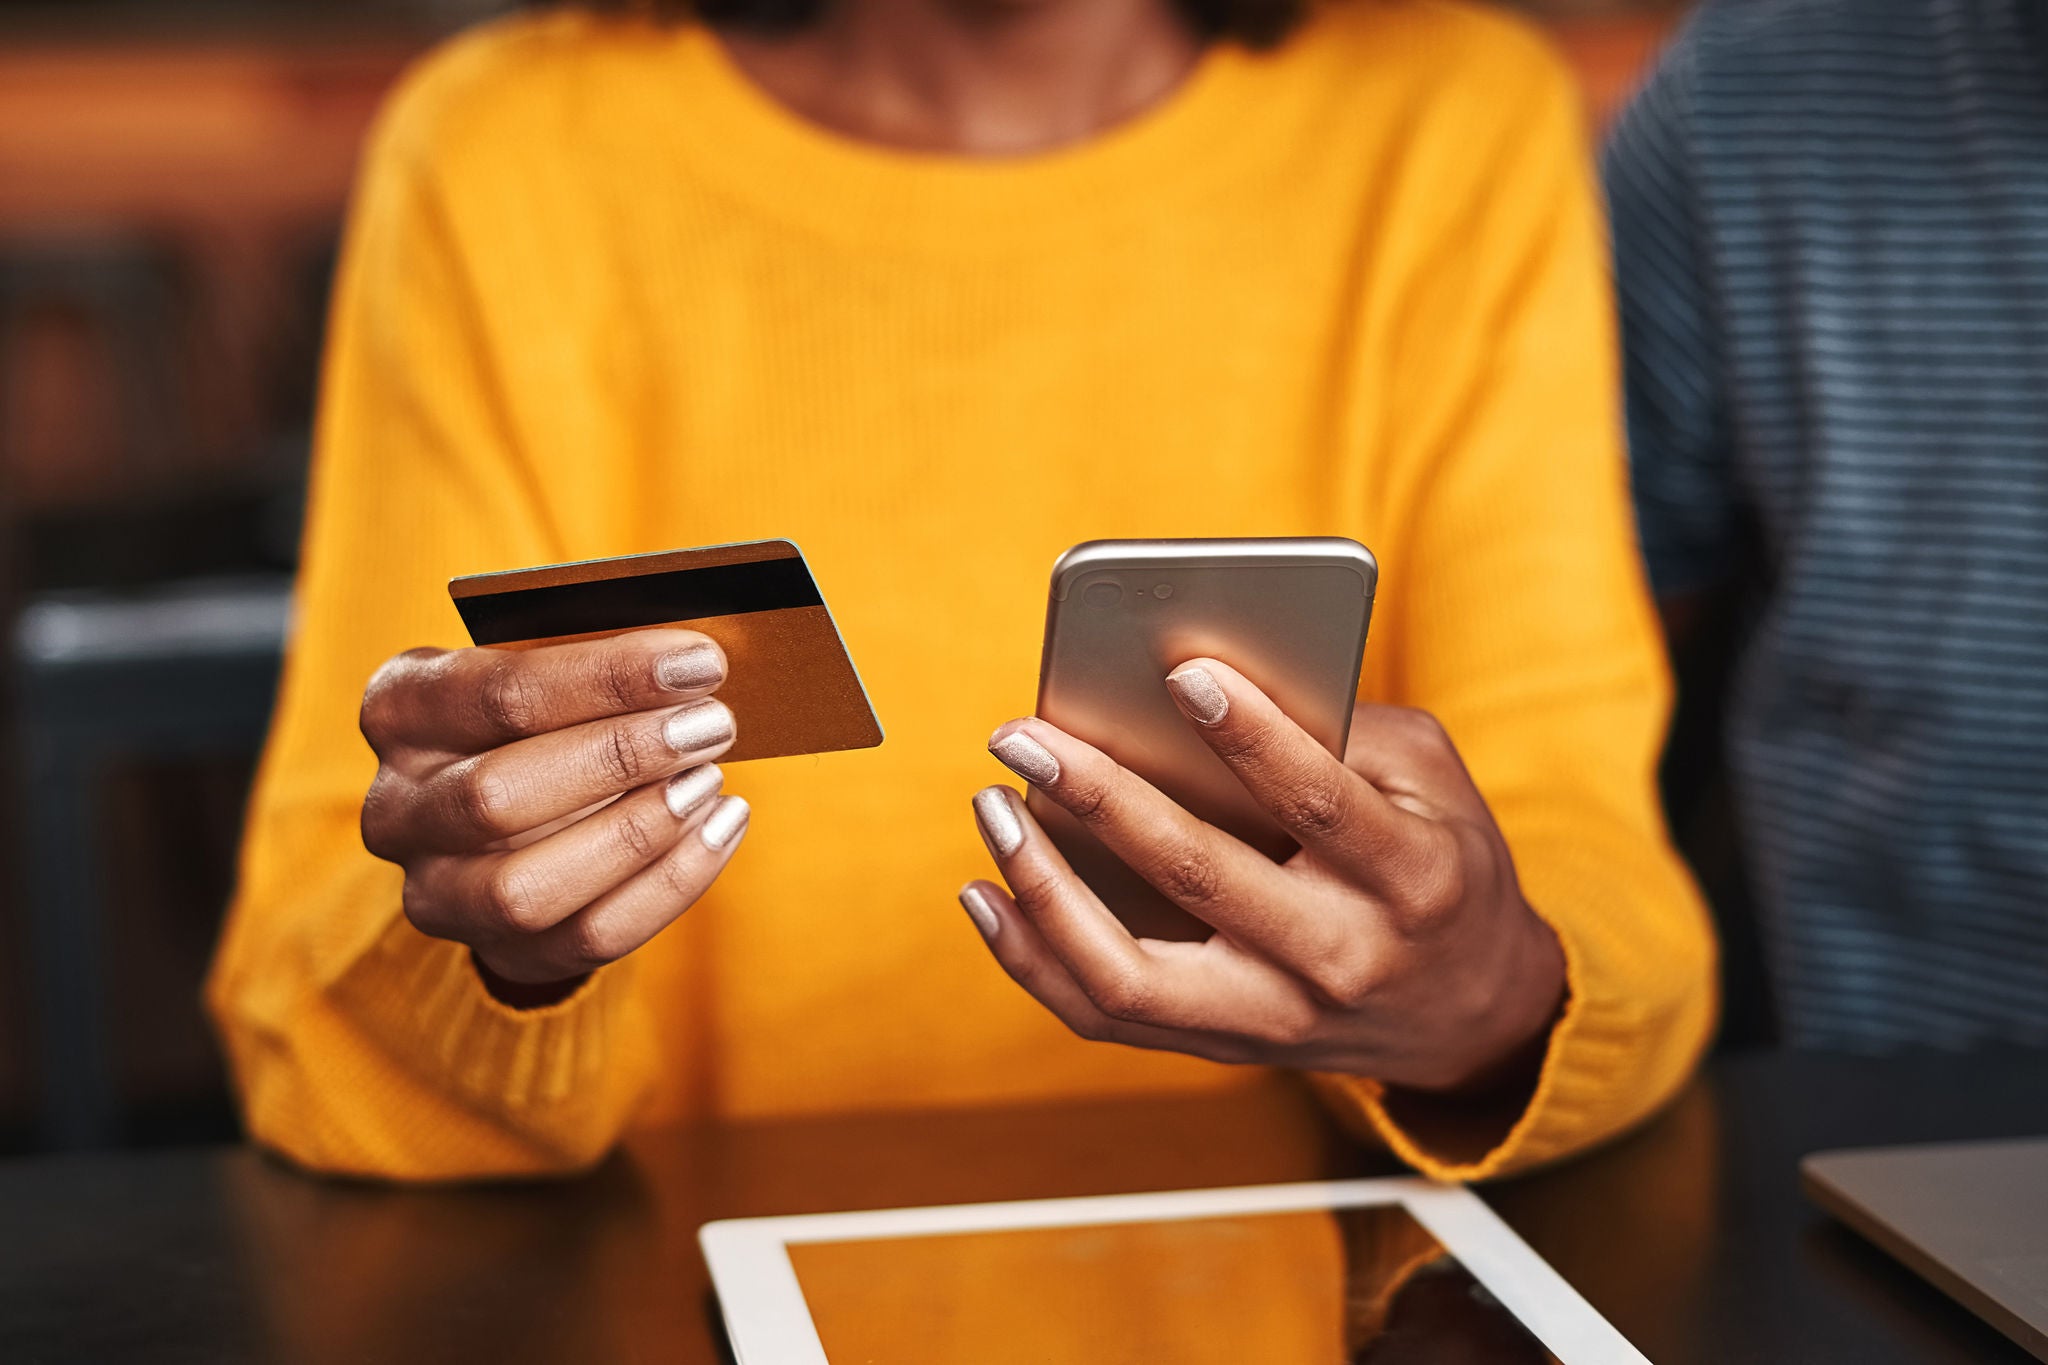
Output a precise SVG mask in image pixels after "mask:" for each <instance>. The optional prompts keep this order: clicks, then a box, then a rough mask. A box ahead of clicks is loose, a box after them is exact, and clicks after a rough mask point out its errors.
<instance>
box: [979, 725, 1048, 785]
mask: <svg viewBox="0 0 2048 1365" xmlns="http://www.w3.org/2000/svg"><path fill="white" fill-rule="evenodd" d="M988 751H989V752H990V753H992V754H994V755H995V756H996V757H997V758H999V759H1001V760H1002V763H1003V766H1004V767H1005V768H1008V769H1009V770H1010V771H1011V772H1013V773H1015V774H1017V776H1019V777H1021V778H1023V779H1024V780H1025V781H1026V782H1029V783H1031V784H1032V785H1033V786H1035V787H1042V786H1044V785H1045V784H1046V783H1048V782H1057V781H1059V780H1060V761H1059V760H1058V759H1056V758H1054V757H1053V756H1052V753H1051V752H1050V751H1049V750H1048V749H1047V748H1046V747H1045V746H1044V745H1043V744H1040V743H1039V742H1038V741H1037V740H1035V739H1033V738H1032V737H1031V736H1029V735H1027V734H1025V733H1024V732H1023V731H1022V730H1014V731H1012V732H1011V733H1009V734H1007V735H1004V736H1003V737H1002V738H1001V739H999V740H996V741H995V742H994V743H993V744H990V745H989V746H988Z"/></svg>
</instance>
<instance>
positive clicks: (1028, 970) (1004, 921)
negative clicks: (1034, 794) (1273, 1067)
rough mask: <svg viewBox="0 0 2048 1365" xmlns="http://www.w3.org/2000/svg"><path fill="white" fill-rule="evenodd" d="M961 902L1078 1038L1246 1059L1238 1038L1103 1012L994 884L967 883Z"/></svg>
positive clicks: (1017, 975) (1000, 955) (1002, 962)
mask: <svg viewBox="0 0 2048 1365" xmlns="http://www.w3.org/2000/svg"><path fill="white" fill-rule="evenodd" d="M960 904H961V906H962V908H964V909H965V910H966V911H967V915H968V918H969V919H971V920H972V921H973V922H974V927H975V928H976V929H977V930H979V931H980V932H981V937H982V941H983V942H985V943H986V944H988V949H989V952H990V954H991V955H992V956H993V957H994V958H995V960H996V963H997V965H999V966H1000V967H1001V968H1002V969H1003V971H1004V973H1005V974H1006V975H1007V976H1008V977H1009V978H1010V979H1011V980H1012V981H1014V982H1016V983H1017V984H1018V985H1019V986H1022V987H1023V988H1024V990H1025V991H1026V992H1027V993H1028V994H1029V995H1030V996H1031V997H1032V998H1033V999H1034V1000H1036V1001H1038V1003H1039V1004H1041V1005H1043V1006H1045V1007H1046V1009H1047V1010H1049V1011H1051V1012H1052V1014H1053V1016H1054V1017H1055V1018H1057V1019H1058V1020H1059V1021H1060V1022H1061V1023H1063V1024H1065V1025H1066V1026H1067V1027H1068V1029H1070V1030H1071V1031H1073V1032H1074V1033H1075V1034H1076V1035H1078V1036H1079V1037H1082V1038H1086V1039H1088V1040H1089V1041H1090V1042H1098V1043H1123V1044H1125V1045H1127V1046H1130V1047H1146V1048H1154V1049H1156V1050H1159V1051H1162V1052H1185V1053H1189V1054H1190V1055H1192V1056H1196V1057H1205V1058H1207V1059H1208V1060H1210V1061H1212V1062H1244V1061H1249V1060H1250V1058H1251V1053H1250V1049H1249V1048H1247V1047H1246V1046H1245V1044H1244V1043H1243V1042H1242V1041H1240V1040H1238V1039H1234V1038H1230V1037H1227V1036H1225V1035H1222V1034H1217V1033H1211V1032H1207V1031H1202V1030H1191V1029H1163V1028H1156V1027H1154V1026H1153V1025H1151V1024H1139V1023H1132V1022H1130V1021H1128V1020H1124V1019H1113V1018H1111V1017H1110V1016H1109V1015H1107V1014H1104V1013H1103V1012H1102V1010H1101V1009H1100V1008H1099V1007H1097V1005H1096V1004H1095V1002H1094V1001H1093V1000H1090V999H1089V998H1088V994H1087V992H1086V991H1083V990H1082V989H1081V986H1080V983H1079V982H1077V981H1075V980H1074V976H1073V973H1071V972H1069V971H1068V970H1067V969H1066V967H1065V966H1064V965H1062V964H1061V962H1060V960H1059V959H1058V958H1057V957H1055V956H1054V955H1053V952H1052V950H1051V949H1050V948H1048V947H1046V944H1045V939H1044V938H1043V936H1041V935H1040V934H1039V932H1038V929H1037V927H1036V926H1035V925H1033V924H1032V923H1031V921H1030V920H1029V919H1027V918H1025V916H1024V915H1023V913H1022V912H1021V911H1019V910H1018V908H1017V903H1016V902H1015V901H1014V900H1012V899H1011V898H1010V896H1009V893H1007V892H1005V891H1004V890H1003V889H1002V888H1001V887H999V886H996V885H995V884H994V883H993V882H985V881H975V882H969V883H968V884H967V885H966V886H965V887H964V888H962V889H961V892H960Z"/></svg>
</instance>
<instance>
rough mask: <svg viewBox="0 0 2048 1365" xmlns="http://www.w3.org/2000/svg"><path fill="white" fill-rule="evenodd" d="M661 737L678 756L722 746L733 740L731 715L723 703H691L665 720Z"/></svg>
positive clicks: (708, 701)
mask: <svg viewBox="0 0 2048 1365" xmlns="http://www.w3.org/2000/svg"><path fill="white" fill-rule="evenodd" d="M661 737H662V738H663V739H664V740H667V741H668V747H669V748H671V749H674V750H675V751H676V752H677V753H679V754H692V753H696V752H697V751H698V750H700V749H709V748H711V747H712V746H714V745H718V744H723V743H725V742H726V741H727V740H730V739H731V738H732V737H733V723H732V712H731V711H728V710H727V709H726V707H725V703H724V702H718V701H712V700H710V699H709V698H706V699H705V700H703V701H699V702H692V703H690V705H688V706H685V707H684V708H683V709H682V710H680V711H678V712H676V713H675V714H674V715H672V716H670V717H669V718H668V724H666V725H664V726H662V728H661Z"/></svg>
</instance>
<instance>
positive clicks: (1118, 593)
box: [1081, 583, 1124, 607]
mask: <svg viewBox="0 0 2048 1365" xmlns="http://www.w3.org/2000/svg"><path fill="white" fill-rule="evenodd" d="M1081 600H1082V601H1084V602H1086V603H1087V604H1088V605H1089V606H1091V607H1113V606H1115V605H1116V604H1117V603H1119V602H1121V601H1123V600H1124V590H1123V589H1122V588H1121V587H1119V586H1117V585H1116V584H1114V583H1090V584H1089V585H1088V589H1087V591H1086V592H1084V593H1082V594H1081Z"/></svg>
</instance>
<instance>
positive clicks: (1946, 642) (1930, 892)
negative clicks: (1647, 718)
mask: <svg viewBox="0 0 2048 1365" xmlns="http://www.w3.org/2000/svg"><path fill="white" fill-rule="evenodd" d="M2042 19H2043V15H2042V12H2041V9H2040V7H2039V5H2038V3H2037V0H1730V2H1728V3H1723V2H1722V0H1708V3H1707V5H1706V6H1705V8H1704V9H1702V10H1701V11H1700V12H1698V13H1697V14H1696V15H1694V16H1693V19H1692V21H1691V22H1690V24H1689V25H1688V27H1687V29H1686V31H1685V32H1684V34H1683V35H1682V36H1681V38H1680V40H1679V41H1678V42H1677V43H1676V44H1675V45H1674V47H1673V48H1672V50H1671V51H1670V52H1669V53H1668V54H1667V56H1666V58H1665V60H1664V62H1663V63H1662V65H1661V67H1660V68H1659V70H1658V71H1657V72H1656V73H1655V75H1654V76H1653V77H1652V78H1651V79H1650V81H1649V83H1648V84H1647V85H1646V86H1645V88H1644V89H1643V90H1642V92H1641V93H1640V94H1639V95H1638V96H1637V98H1636V100H1635V101H1634V103H1633V105H1632V106H1631V107H1630V108H1629V110H1628V111H1627V112H1626V113H1625V114H1624V115H1623V118H1622V120H1621V122H1620V123H1619V124H1618V126H1617V128H1616V130H1615V132H1614V133H1613V136H1612V141H1611V142H1610V144H1609V147H1608V149H1607V154H1606V165H1605V172H1606V178H1607V185H1608V195H1609V199H1610V203H1611V207H1612V211H1613V215H1614V237H1615V256H1616V279H1617V284H1618V288H1619V292H1620V300H1621V313H1622V328H1623V335H1624V340H1625V343H1626V347H1627V356H1628V358H1627V390H1628V421H1629V439H1630V445H1631V461H1632V464H1633V472H1634V481H1635V488H1636V502H1637V510H1638V516H1639V519H1640V522H1641V528H1642V536H1643V542H1644V549H1645V553H1646V555H1647V557H1648V560H1649V564H1650V570H1651V575H1652V578H1653V580H1654V581H1655V583H1656V585H1657V588H1658V590H1659V591H1660V593H1664V594H1682V593H1685V592H1688V591H1693V590H1698V589H1703V588H1707V587H1710V586H1713V585H1714V584H1716V583H1717V582H1718V581H1722V580H1725V579H1726V578H1727V577H1728V576H1729V575H1730V572H1731V570H1732V569H1733V568H1734V567H1735V566H1737V565H1738V564H1740V563H1742V562H1744V557H1745V556H1751V557H1757V558H1756V560H1755V562H1759V563H1760V564H1761V567H1762V573H1763V577H1764V578H1765V580H1766V582H1767V588H1766V591H1765V601H1764V605H1763V608H1762V611H1761V614H1760V616H1759V618H1758V620H1757V622H1756V625H1755V628H1754V631H1753V632H1752V633H1751V634H1750V635H1749V637H1748V638H1747V640H1746V643H1745V646H1744V651H1743V655H1742V658H1741V659H1740V661H1739V664H1738V668H1737V672H1736V681H1735V684H1734V689H1733V691H1732V693H1731V699H1730V715H1729V745H1730V752H1729V759H1730V769H1731V774H1732V777H1733V780H1734V785H1735V794H1736V798H1737V803H1738V806H1739V809H1740V814H1741V821H1742V825H1743V836H1744V842H1745V845H1746V850H1747V855H1748V859H1749V862H1750V871H1751V875H1752V877H1753V880H1754V883H1755V891H1756V894H1757V899H1758V902H1759V912H1760V915H1761V918H1762V930H1763V937H1764V942H1765V945H1766V952H1767V956H1768V958H1769V965H1770V968H1771V973H1772V976H1773V984H1774V989H1775V992H1776V996H1777V1002H1776V1003H1777V1007H1778V1014H1779V1018H1780V1023H1781V1026H1782V1028H1783V1030H1784V1033H1785V1035H1786V1041H1787V1042H1789V1043H1791V1044H1793V1045H1796V1046H1809V1047H1835V1048H1852V1049H1858V1050H1877V1049H1888V1048H1894V1047H1900V1046H1906V1045H1919V1044H1931V1045H1935V1046H1947V1047H1963V1046H1968V1045H1972V1044H1976V1043H1980V1042H1987V1041H1991V1040H1996V1039H2007V1040H2020V1041H2029V1042H2034V1043H2043V1042H2048V38H2044V33H2043V31H2042V28H2043V25H2042Z"/></svg>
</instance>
